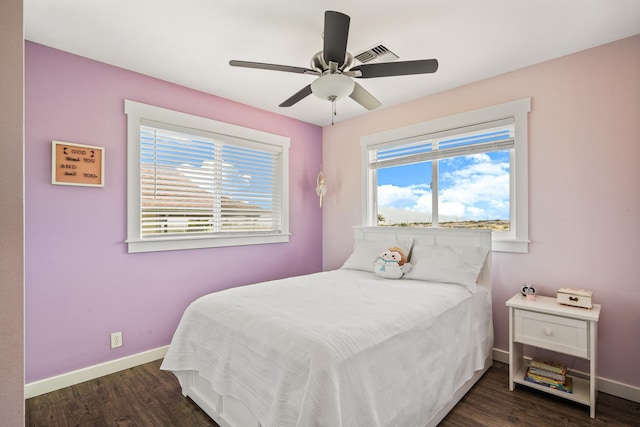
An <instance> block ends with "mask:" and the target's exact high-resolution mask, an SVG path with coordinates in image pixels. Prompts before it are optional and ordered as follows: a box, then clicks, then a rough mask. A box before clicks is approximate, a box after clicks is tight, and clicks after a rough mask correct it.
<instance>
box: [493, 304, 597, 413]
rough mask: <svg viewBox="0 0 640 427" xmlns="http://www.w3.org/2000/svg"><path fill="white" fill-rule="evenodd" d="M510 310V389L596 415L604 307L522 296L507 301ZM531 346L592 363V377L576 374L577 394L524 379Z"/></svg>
mask: <svg viewBox="0 0 640 427" xmlns="http://www.w3.org/2000/svg"><path fill="white" fill-rule="evenodd" d="M506 305H507V307H509V389H510V390H513V389H514V387H515V384H522V385H524V386H527V387H532V388H535V389H538V390H542V391H545V392H548V393H551V394H553V395H556V396H560V397H563V398H565V399H569V400H573V401H575V402H579V403H582V404H585V405H588V406H589V407H590V416H591V418H595V416H596V397H597V387H596V381H597V376H596V356H597V349H598V346H597V339H598V319H599V317H600V304H593V308H591V309H585V308H579V307H569V306H565V305H561V304H558V302H557V300H556V298H550V297H542V296H538V297H537V298H536V300H535V301H531V300H527V299H526V298H525V297H524V296H522V295H521V294H520V293H518V294H516V295H514V296H513V297H512V298H511V299H510V300H509V301H507V302H506ZM525 344H526V345H530V346H534V347H539V348H543V349H547V350H552V351H557V352H560V353H565V354H570V355H573V356H577V357H580V358H583V359H588V360H589V365H590V369H589V371H590V372H589V377H588V378H577V377H575V376H573V375H570V376H572V377H573V393H566V392H564V391H558V390H554V389H552V388H549V387H545V386H543V385H538V384H534V383H531V382H529V381H526V380H525V379H524V377H525V374H526V372H527V367H528V364H527V362H526V361H525V358H524V351H523V345H525Z"/></svg>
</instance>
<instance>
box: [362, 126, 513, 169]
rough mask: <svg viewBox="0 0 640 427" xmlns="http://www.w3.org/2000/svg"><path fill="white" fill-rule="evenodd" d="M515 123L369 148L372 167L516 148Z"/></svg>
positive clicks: (421, 137)
mask: <svg viewBox="0 0 640 427" xmlns="http://www.w3.org/2000/svg"><path fill="white" fill-rule="evenodd" d="M513 123H514V120H513V118H506V119H500V120H493V121H490V122H485V123H477V124H474V125H469V126H464V127H460V128H455V129H449V130H446V131H439V132H433V133H429V134H425V135H420V136H417V137H414V138H411V139H408V140H404V139H403V140H398V141H393V142H388V143H385V144H379V145H373V146H370V147H369V153H370V154H369V167H370V168H371V169H379V168H386V167H393V166H399V165H408V164H412V163H421V162H428V161H431V160H436V159H443V158H451V157H457V156H467V155H471V154H479V153H487V152H491V151H500V150H509V149H512V148H513V147H514V125H513Z"/></svg>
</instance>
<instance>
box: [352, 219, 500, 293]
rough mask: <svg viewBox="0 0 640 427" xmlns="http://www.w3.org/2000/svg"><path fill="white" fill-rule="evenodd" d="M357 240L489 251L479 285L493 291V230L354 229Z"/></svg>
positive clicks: (424, 228)
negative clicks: (461, 247) (408, 241)
mask: <svg viewBox="0 0 640 427" xmlns="http://www.w3.org/2000/svg"><path fill="white" fill-rule="evenodd" d="M354 231H355V238H356V240H388V239H396V240H404V239H413V244H414V245H415V244H416V243H417V242H420V244H424V245H434V246H440V245H449V246H471V247H481V248H487V249H489V255H487V259H486V261H485V264H484V267H483V268H482V272H481V273H480V277H479V278H478V284H479V285H483V286H484V287H486V288H487V289H489V290H491V281H492V279H491V230H477V229H466V228H464V229H463V228H430V227H354Z"/></svg>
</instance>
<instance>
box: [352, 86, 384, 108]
mask: <svg viewBox="0 0 640 427" xmlns="http://www.w3.org/2000/svg"><path fill="white" fill-rule="evenodd" d="M349 97H350V98H351V99H353V100H354V101H356V102H357V103H358V104H360V105H362V106H363V107H364V108H366V109H367V110H375V109H376V108H378V107H379V106H381V105H382V103H381V102H380V101H378V100H377V99H376V98H374V96H373V95H371V94H370V93H369V92H367V91H366V90H365V88H363V87H362V86H360V85H359V84H358V83H357V82H356V84H355V86H354V87H353V92H351V95H349Z"/></svg>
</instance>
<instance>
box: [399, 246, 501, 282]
mask: <svg viewBox="0 0 640 427" xmlns="http://www.w3.org/2000/svg"><path fill="white" fill-rule="evenodd" d="M488 253H489V249H487V248H479V247H462V246H460V247H455V246H433V245H420V244H417V245H416V246H414V247H413V252H412V253H411V259H410V261H409V262H410V263H411V265H412V268H411V271H409V272H408V273H407V274H405V275H404V278H405V279H414V280H425V281H428V282H443V283H455V284H458V285H462V286H466V287H467V288H468V289H469V291H471V292H475V291H476V281H477V280H478V276H479V275H480V272H481V271H482V266H483V265H484V262H485V260H486V259H487V254H488Z"/></svg>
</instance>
